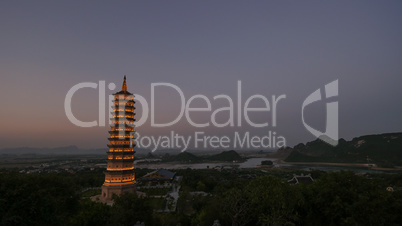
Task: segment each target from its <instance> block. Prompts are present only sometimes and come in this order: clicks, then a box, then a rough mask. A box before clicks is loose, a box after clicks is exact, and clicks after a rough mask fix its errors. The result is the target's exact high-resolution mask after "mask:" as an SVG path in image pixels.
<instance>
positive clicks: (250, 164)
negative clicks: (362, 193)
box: [136, 158, 381, 173]
mask: <svg viewBox="0 0 402 226" xmlns="http://www.w3.org/2000/svg"><path fill="white" fill-rule="evenodd" d="M266 160H270V161H273V162H274V167H278V168H285V167H286V168H294V169H299V170H307V171H308V170H313V169H315V170H322V171H340V170H352V171H355V172H361V173H363V172H381V171H377V170H372V169H368V168H364V167H345V166H317V165H293V164H287V163H278V162H277V160H278V159H275V158H249V159H247V160H246V161H245V162H234V163H225V162H221V163H192V164H184V163H177V164H174V163H160V162H159V163H149V164H145V163H144V164H136V167H137V168H148V169H160V168H163V169H187V168H191V169H208V168H209V169H211V168H214V167H222V166H223V167H225V166H227V167H238V168H257V167H258V165H260V164H261V162H262V161H266Z"/></svg>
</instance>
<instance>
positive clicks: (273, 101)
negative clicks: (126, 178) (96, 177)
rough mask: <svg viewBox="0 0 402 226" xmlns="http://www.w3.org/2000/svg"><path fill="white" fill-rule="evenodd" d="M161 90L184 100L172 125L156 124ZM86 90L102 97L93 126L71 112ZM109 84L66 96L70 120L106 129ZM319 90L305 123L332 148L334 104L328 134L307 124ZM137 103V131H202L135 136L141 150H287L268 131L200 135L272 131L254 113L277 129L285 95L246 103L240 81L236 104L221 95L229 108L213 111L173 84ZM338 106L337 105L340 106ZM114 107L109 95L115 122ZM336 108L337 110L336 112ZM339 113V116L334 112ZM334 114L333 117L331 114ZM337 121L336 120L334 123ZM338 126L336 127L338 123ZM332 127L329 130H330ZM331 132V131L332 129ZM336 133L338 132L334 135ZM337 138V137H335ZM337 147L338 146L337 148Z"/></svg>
mask: <svg viewBox="0 0 402 226" xmlns="http://www.w3.org/2000/svg"><path fill="white" fill-rule="evenodd" d="M157 87H159V88H161V87H165V88H169V89H172V90H174V91H176V92H177V93H178V94H179V96H180V113H179V114H178V115H177V117H176V118H175V119H174V120H172V121H170V122H164V123H157V122H156V121H157V120H156V112H155V93H156V89H157ZM82 88H92V89H98V93H99V100H98V107H99V109H98V110H99V114H98V120H94V121H91V122H83V121H80V120H79V119H77V118H76V117H75V116H74V114H73V112H72V109H71V100H72V97H73V95H74V93H75V92H76V91H78V90H79V89H82ZM108 88H109V90H111V91H113V90H115V88H116V85H115V84H114V83H110V84H108ZM335 88H336V93H335ZM105 90H106V84H105V81H99V83H93V82H83V83H79V84H76V85H75V86H73V87H72V88H71V89H70V90H69V91H68V92H67V95H66V98H65V102H64V108H65V112H66V116H67V118H68V119H69V120H70V122H72V123H73V124H75V125H76V126H79V127H94V126H100V127H104V126H105V125H106V120H105V113H104V112H105V108H106V94H105V93H106V92H105ZM326 91H328V92H327V96H326V97H327V98H328V97H331V96H335V95H337V80H336V84H335V83H330V84H328V85H327V86H326ZM318 95H320V92H319V90H316V91H315V92H314V93H312V94H311V95H310V96H308V97H307V98H306V100H305V101H304V103H303V106H302V121H303V124H304V126H305V127H306V128H307V130H308V131H309V132H311V133H312V134H313V135H315V136H316V137H318V138H320V139H323V140H324V141H326V142H327V143H330V144H331V145H334V142H333V140H337V139H336V138H337V110H338V109H337V105H336V106H335V104H334V103H330V104H329V105H327V109H328V111H327V114H328V115H327V131H326V132H325V133H321V132H319V131H318V130H315V129H313V128H312V127H310V126H309V125H308V124H306V123H305V121H304V108H305V107H306V106H307V105H309V104H311V103H313V102H315V101H318V100H320V99H321V96H318ZM134 96H135V100H136V103H139V104H141V109H142V112H141V113H142V114H141V118H140V119H138V120H137V122H136V123H135V126H136V127H140V126H142V125H143V124H144V123H145V122H146V121H147V120H148V117H149V116H150V125H151V127H155V128H161V127H170V126H174V125H175V124H176V123H178V122H179V121H180V120H181V119H182V118H183V117H184V118H185V119H186V120H187V122H188V123H189V124H190V125H191V126H193V127H195V128H198V131H197V130H195V131H194V135H187V136H185V135H180V134H178V133H175V132H174V131H173V130H172V131H171V133H170V134H169V135H165V136H142V135H141V134H140V133H138V132H135V136H134V137H135V139H136V141H135V144H136V146H137V147H140V148H150V149H151V150H152V151H155V150H157V149H166V148H177V149H181V151H185V150H187V149H188V148H189V147H190V146H191V144H192V147H194V148H230V147H233V148H247V149H249V148H254V149H256V148H280V147H284V146H286V140H285V138H284V137H283V136H280V135H277V133H276V132H275V131H268V132H267V135H264V136H262V137H261V136H252V135H251V134H250V132H244V133H243V134H241V133H239V132H238V131H235V132H234V134H233V136H232V137H229V136H207V135H205V133H204V132H203V131H200V128H205V127H208V126H215V127H217V128H222V127H236V126H237V127H242V126H243V125H242V123H243V122H244V121H245V122H246V123H247V124H248V125H249V126H251V127H254V128H263V127H268V126H269V123H268V121H266V122H263V123H256V122H254V121H253V120H252V119H251V118H250V115H249V113H250V112H267V113H268V114H269V112H270V113H271V117H270V119H271V120H270V122H271V124H272V125H271V126H272V127H273V128H275V127H276V126H277V109H278V103H279V102H280V101H281V100H282V99H285V98H286V95H285V94H282V95H279V96H275V95H272V97H271V98H270V100H269V98H267V97H265V96H263V95H260V94H255V95H252V96H250V97H248V98H247V99H245V101H244V102H243V100H244V99H243V96H242V82H241V81H238V82H237V95H236V100H235V101H233V99H232V98H231V97H230V96H229V95H225V94H220V95H216V96H214V97H213V101H215V100H223V101H225V102H227V105H226V106H225V107H221V108H218V109H215V110H212V104H211V102H212V101H211V100H210V99H209V98H208V97H207V96H205V95H202V94H197V95H193V96H191V97H190V98H188V99H186V98H185V95H184V93H183V91H182V90H181V89H180V88H179V87H178V86H176V85H174V84H171V83H152V84H151V102H150V104H148V102H147V100H146V99H145V98H144V97H143V96H141V95H139V94H135V95H134ZM195 100H197V101H202V102H205V104H206V107H204V108H194V107H190V105H191V103H192V102H194V101H195ZM254 100H260V101H261V100H262V101H263V103H264V107H260V108H253V107H250V106H249V105H250V103H251V102H252V101H254ZM235 103H236V105H237V106H236V108H235ZM336 104H337V103H336ZM112 105H113V95H109V108H108V109H109V118H112V117H111V116H112V115H111V114H112V110H111V109H112ZM335 107H336V108H335ZM334 110H336V113H334V112H332V111H334ZM192 112H210V113H211V116H210V121H208V122H204V123H196V122H195V121H194V120H193V119H192V117H191V113H192ZM225 112H226V115H227V121H225V122H223V123H222V122H220V123H219V122H218V121H217V118H216V115H217V114H218V113H219V114H223V113H225ZM331 112H332V113H331ZM235 113H236V116H237V117H236V118H235V116H234V115H235ZM120 117H125V116H124V115H121V116H120ZM334 117H336V120H335V119H334ZM328 119H331V121H330V123H328ZM335 122H336V126H335V125H334V123H335ZM111 123H112V122H111V121H110V120H109V124H110V125H111ZM328 125H329V126H328ZM120 126H124V124H121V125H120ZM328 128H329V129H328ZM335 129H336V131H334V130H335ZM335 135H336V136H335ZM335 145H336V144H335Z"/></svg>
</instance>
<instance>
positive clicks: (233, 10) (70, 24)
mask: <svg viewBox="0 0 402 226" xmlns="http://www.w3.org/2000/svg"><path fill="white" fill-rule="evenodd" d="M0 31H1V36H0V78H1V83H0V95H1V97H2V98H1V104H2V105H1V108H0V109H1V110H0V116H1V121H0V128H1V130H0V148H6V147H60V146H67V145H77V146H78V147H81V148H106V144H107V137H108V132H107V131H108V129H109V127H108V126H106V127H93V128H81V127H77V126H76V125H74V124H72V123H71V122H70V121H69V120H68V118H67V116H66V113H65V109H64V101H65V98H66V94H67V92H68V91H69V90H70V88H72V87H73V86H74V85H76V84H78V83H82V82H93V83H99V81H105V82H106V87H107V85H108V84H109V83H115V84H116V86H117V87H116V89H115V90H113V91H112V90H109V89H107V88H106V95H110V94H112V93H115V92H116V91H119V90H120V89H121V84H122V82H123V76H124V75H126V76H127V86H128V90H129V91H130V92H132V93H134V94H139V95H141V96H143V97H144V98H145V99H146V100H147V101H148V103H149V104H150V96H151V84H152V83H158V82H165V83H171V84H174V85H176V86H177V87H179V88H180V89H181V90H182V91H183V93H184V96H185V99H186V100H188V99H189V98H190V97H192V96H194V95H196V94H202V95H205V96H206V97H208V98H209V100H211V104H212V111H213V110H214V109H217V108H221V107H224V106H226V105H227V102H225V101H222V100H214V99H213V98H214V96H217V95H220V94H225V95H228V96H230V97H231V98H232V99H233V101H234V103H235V104H234V109H235V112H234V118H235V119H237V83H238V81H241V83H242V103H243V104H244V102H245V100H246V99H247V98H248V97H250V96H252V95H255V94H259V95H263V96H265V97H267V99H268V100H269V101H271V98H272V96H273V95H275V96H279V95H283V94H284V95H286V98H285V99H283V100H281V101H279V103H278V106H277V125H276V127H273V126H272V111H271V112H257V113H250V118H251V119H252V120H253V121H255V122H260V123H263V122H268V123H269V126H268V127H264V128H253V127H251V126H247V123H246V122H245V121H244V120H243V121H242V126H238V125H237V122H236V123H235V125H234V126H233V127H230V126H226V127H223V128H217V127H215V126H212V125H211V126H209V127H206V128H195V127H193V126H191V125H190V124H189V123H188V122H187V120H186V118H185V116H183V117H182V119H181V120H180V122H179V123H177V124H175V125H173V126H170V127H165V128H155V127H152V126H150V117H148V120H147V122H146V123H145V124H144V125H142V126H140V127H138V128H137V129H136V130H137V131H138V132H139V133H140V134H141V135H148V136H151V135H153V136H159V135H168V134H169V133H170V131H174V132H175V133H179V134H181V135H187V136H192V135H194V131H203V132H205V134H206V135H211V136H212V135H219V136H222V135H228V136H233V133H234V132H236V131H237V132H241V133H244V132H247V131H249V132H250V133H251V134H256V135H259V136H263V135H266V134H267V133H268V131H272V132H276V133H277V134H278V135H281V136H283V137H285V138H286V142H287V144H288V145H289V146H293V145H296V144H298V143H301V142H303V143H305V142H308V141H312V140H315V139H316V138H315V137H314V136H313V135H312V134H311V133H310V132H309V131H308V130H307V129H306V128H305V127H304V126H303V123H302V117H301V109H302V104H303V101H304V100H305V99H306V98H307V96H309V95H310V94H311V93H313V92H314V91H315V90H317V89H319V88H321V89H322V90H323V88H324V86H325V85H326V84H328V83H330V82H332V81H334V80H338V81H339V96H338V97H336V98H334V99H333V101H338V104H339V137H340V138H345V139H347V140H349V139H352V138H353V137H357V136H361V135H367V134H379V133H389V132H401V131H402V89H401V85H402V2H401V1H197V2H195V1H136V2H134V1H117V2H112V1H1V2H0ZM155 100H156V103H155V112H156V120H157V121H158V122H168V121H172V120H173V119H174V118H176V117H177V115H178V114H179V112H180V109H179V108H180V97H179V95H178V93H177V92H176V91H175V90H173V89H172V88H168V87H158V88H156V91H155ZM331 100H332V99H331ZM325 103H326V101H325V100H324V101H321V102H316V103H314V104H312V105H311V106H309V108H308V109H305V114H306V117H305V119H306V121H307V122H308V124H310V125H311V126H312V127H314V128H317V129H318V130H321V131H324V130H325V119H326V117H325V113H326V110H325ZM271 104H272V103H271ZM205 106H206V103H205V101H202V100H198V101H194V102H193V104H192V105H191V107H199V108H201V107H205ZM250 106H253V107H263V106H264V105H263V102H262V101H261V100H260V101H259V100H256V101H255V102H252V104H251V105H250ZM72 111H73V113H74V115H75V117H76V118H78V119H80V120H81V121H93V120H98V90H96V89H91V88H84V89H82V90H79V91H77V92H76V93H75V94H74V96H73V98H72ZM107 111H108V109H105V112H107ZM136 111H137V117H138V118H140V117H141V116H142V115H141V112H142V107H141V106H140V104H137V110H136ZM212 111H211V112H199V113H192V114H191V117H192V119H194V121H196V122H198V123H206V122H211V119H210V117H211V114H212ZM228 115H229V114H228V113H224V112H222V113H221V114H220V115H219V117H218V119H219V120H221V122H225V121H227V118H228V117H229V116H228Z"/></svg>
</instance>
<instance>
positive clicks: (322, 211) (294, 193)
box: [0, 170, 402, 225]
mask: <svg viewBox="0 0 402 226" xmlns="http://www.w3.org/2000/svg"><path fill="white" fill-rule="evenodd" d="M178 174H179V175H182V176H183V180H182V182H181V187H182V189H181V192H180V198H179V200H178V203H177V211H176V212H170V213H159V212H157V211H155V210H154V209H153V208H152V207H151V206H152V203H151V199H150V198H147V197H144V198H139V197H137V196H136V195H135V194H125V195H123V196H121V197H116V198H115V203H114V205H113V206H108V205H105V204H102V203H97V202H92V201H90V200H89V199H88V198H84V197H82V196H81V193H80V191H81V189H82V188H84V187H92V186H100V185H101V184H102V182H103V175H102V173H101V172H87V173H77V174H19V173H16V172H1V173H0V180H1V184H0V220H1V222H0V225H134V224H135V222H137V221H140V222H145V224H146V225H178V224H180V225H212V224H213V222H214V220H219V221H220V223H221V224H222V225H400V224H401V222H402V212H401V209H402V191H401V190H400V189H399V188H402V175H401V174H371V175H365V176H359V175H355V174H354V173H353V172H344V171H342V172H330V173H325V172H313V174H314V177H315V178H316V180H315V181H314V183H313V184H311V185H302V184H298V185H290V184H288V183H287V182H286V180H285V179H284V178H281V175H280V174H271V175H270V176H258V175H257V177H256V178H254V179H244V178H241V177H239V176H238V175H239V174H238V173H235V172H217V171H214V170H181V171H178ZM388 186H392V187H393V188H394V191H387V190H386V188H387V187H388ZM193 191H203V192H205V193H203V195H202V194H201V195H199V194H198V195H197V194H194V193H192V192H193Z"/></svg>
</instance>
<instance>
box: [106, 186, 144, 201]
mask: <svg viewBox="0 0 402 226" xmlns="http://www.w3.org/2000/svg"><path fill="white" fill-rule="evenodd" d="M136 191H137V186H136V184H128V185H102V194H101V197H100V201H101V202H104V203H107V202H111V201H112V198H113V194H116V195H117V196H120V195H121V194H123V193H133V192H136Z"/></svg>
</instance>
